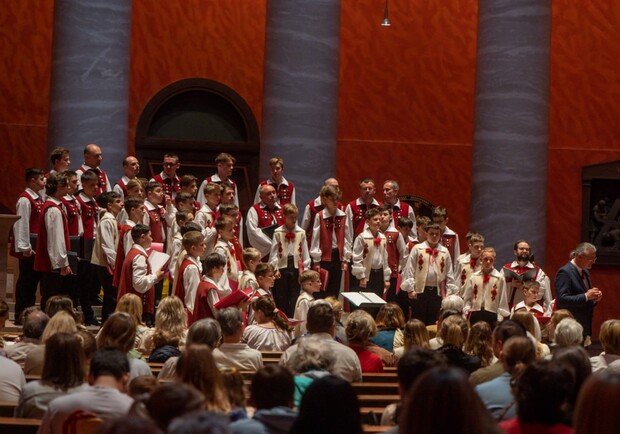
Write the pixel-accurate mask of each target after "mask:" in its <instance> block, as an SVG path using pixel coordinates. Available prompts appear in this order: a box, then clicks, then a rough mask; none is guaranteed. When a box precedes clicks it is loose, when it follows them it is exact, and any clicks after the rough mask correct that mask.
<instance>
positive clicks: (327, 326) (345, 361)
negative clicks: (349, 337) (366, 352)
mask: <svg viewBox="0 0 620 434" xmlns="http://www.w3.org/2000/svg"><path fill="white" fill-rule="evenodd" d="M307 327H308V333H310V335H311V336H312V337H315V338H319V339H322V340H324V343H325V344H327V345H328V346H329V348H330V352H331V353H332V354H333V355H334V357H335V362H334V365H333V368H332V371H331V373H332V374H334V375H336V376H338V377H340V378H344V379H345V380H347V381H362V368H361V366H360V360H359V358H358V357H357V354H355V352H354V351H353V350H352V349H351V348H349V347H347V346H346V345H343V344H341V343H340V342H337V341H335V340H334V333H335V329H336V320H335V317H334V311H333V310H332V307H331V305H330V304H329V303H327V302H316V303H315V304H313V305H312V306H310V309H309V310H308V324H307ZM302 339H308V337H300V338H299V339H298V342H301V340H302ZM297 347H298V343H297V344H295V345H292V346H291V347H289V348H288V349H287V350H286V351H285V352H284V353H283V354H282V357H281V358H280V364H281V365H284V366H289V360H291V357H292V355H293V354H295V352H296V351H297Z"/></svg>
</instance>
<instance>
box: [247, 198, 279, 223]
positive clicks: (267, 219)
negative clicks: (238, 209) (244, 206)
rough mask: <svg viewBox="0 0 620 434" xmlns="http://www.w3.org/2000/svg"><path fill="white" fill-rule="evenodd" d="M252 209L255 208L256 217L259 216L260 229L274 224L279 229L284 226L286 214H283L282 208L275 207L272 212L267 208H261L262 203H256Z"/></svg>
mask: <svg viewBox="0 0 620 434" xmlns="http://www.w3.org/2000/svg"><path fill="white" fill-rule="evenodd" d="M252 208H254V210H255V211H256V215H257V216H258V227H259V228H266V227H267V226H271V225H273V224H274V223H275V224H276V225H277V227H280V226H282V225H283V224H284V213H283V212H282V208H280V207H275V206H274V209H273V210H271V211H270V210H269V209H267V208H266V207H265V208H263V207H261V205H260V203H255V204H254V205H252Z"/></svg>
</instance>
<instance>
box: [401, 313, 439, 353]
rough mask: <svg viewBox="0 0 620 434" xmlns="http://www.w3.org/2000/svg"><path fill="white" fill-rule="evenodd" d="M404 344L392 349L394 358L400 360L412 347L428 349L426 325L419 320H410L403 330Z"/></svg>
mask: <svg viewBox="0 0 620 434" xmlns="http://www.w3.org/2000/svg"><path fill="white" fill-rule="evenodd" d="M403 340H404V344H403V346H401V347H397V348H395V349H394V354H395V355H396V357H398V358H400V357H402V356H403V354H407V352H409V350H410V349H411V348H413V347H416V346H417V347H422V348H427V349H430V347H431V346H430V344H429V342H428V341H429V336H428V329H427V328H426V325H425V324H424V323H423V322H422V321H420V320H419V319H415V318H413V319H410V320H409V321H407V324H405V328H404V329H403Z"/></svg>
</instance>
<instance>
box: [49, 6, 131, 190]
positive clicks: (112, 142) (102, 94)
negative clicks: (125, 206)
mask: <svg viewBox="0 0 620 434" xmlns="http://www.w3.org/2000/svg"><path fill="white" fill-rule="evenodd" d="M130 21H131V1H127V0H105V1H104V0H56V1H55V2H54V41H53V49H52V50H53V51H52V59H53V60H52V77H51V90H50V117H49V149H50V150H51V149H52V148H54V147H56V146H64V147H65V148H68V149H69V150H70V151H71V168H72V169H77V168H78V167H79V165H80V164H81V163H82V162H83V150H84V146H85V145H87V144H88V143H96V144H98V145H99V146H100V147H101V149H102V151H103V162H102V165H101V167H102V168H103V169H104V170H106V171H107V172H108V176H109V178H110V182H112V183H114V182H115V181H116V180H117V179H118V178H119V177H120V176H121V174H122V170H121V163H122V160H123V158H125V156H126V153H127V118H128V105H129V101H128V95H129V47H130Z"/></svg>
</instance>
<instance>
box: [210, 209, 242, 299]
mask: <svg viewBox="0 0 620 434" xmlns="http://www.w3.org/2000/svg"><path fill="white" fill-rule="evenodd" d="M234 226H235V221H234V220H233V218H232V217H230V216H220V217H218V219H217V220H216V221H215V230H216V231H217V235H218V240H217V242H216V243H215V249H214V252H215V253H218V254H219V255H220V256H222V258H224V260H225V261H226V273H224V274H223V275H222V278H221V279H220V281H219V282H218V283H219V285H220V286H221V287H224V288H229V289H230V290H231V291H234V290H235V289H237V288H238V286H239V263H238V262H237V256H236V252H235V246H234V245H233V244H232V242H231V240H232V239H233V238H234V237H235V233H234Z"/></svg>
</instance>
